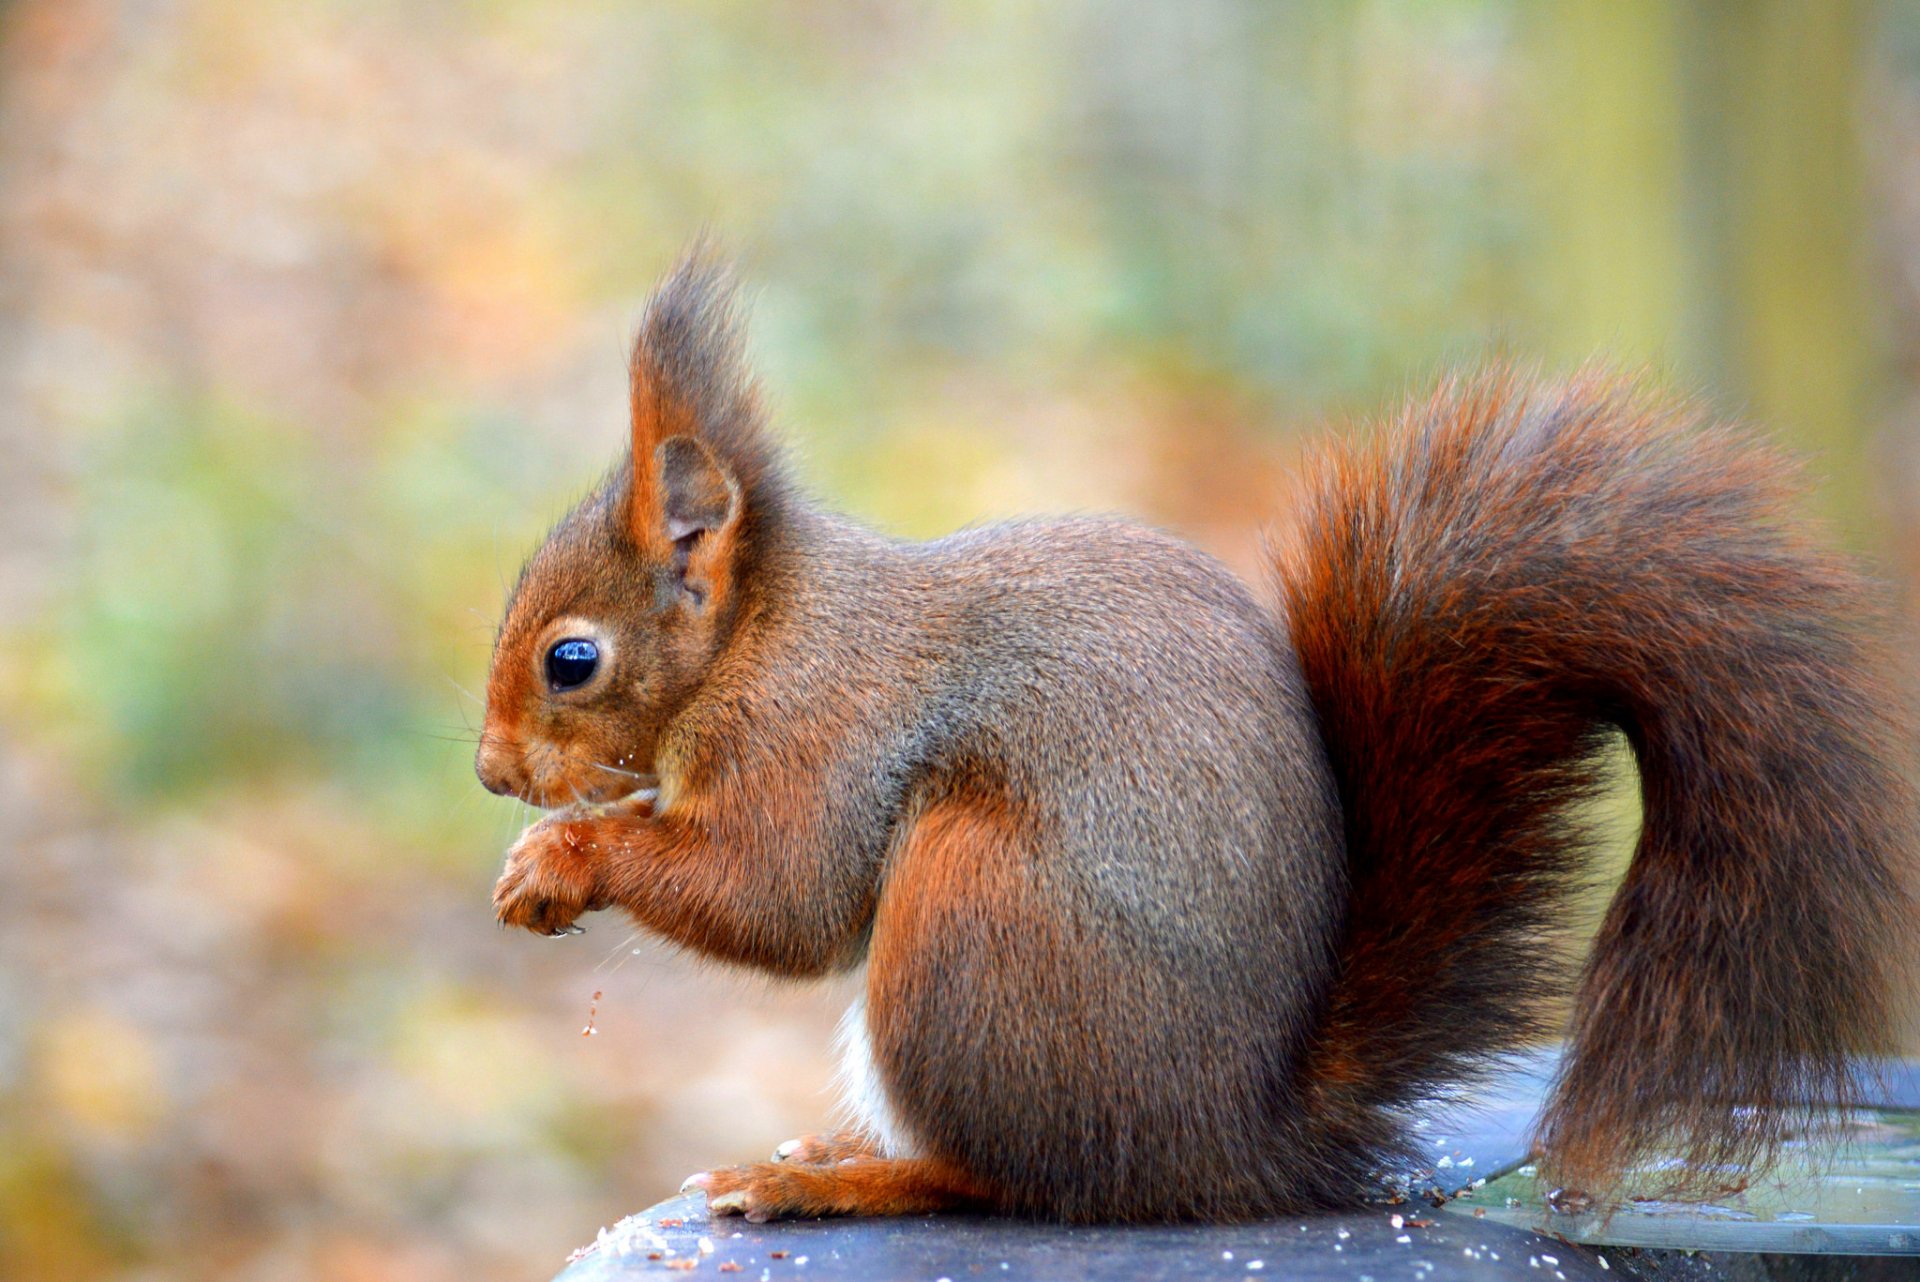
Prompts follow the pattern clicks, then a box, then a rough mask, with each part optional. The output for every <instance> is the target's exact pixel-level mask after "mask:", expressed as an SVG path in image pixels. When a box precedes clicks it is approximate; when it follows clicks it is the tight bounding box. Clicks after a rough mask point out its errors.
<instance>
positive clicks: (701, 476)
mask: <svg viewBox="0 0 1920 1282" xmlns="http://www.w3.org/2000/svg"><path fill="white" fill-rule="evenodd" d="M653 465H654V466H653V473H654V476H656V477H657V478H658V487H659V493H658V499H659V506H658V508H657V509H656V510H657V511H658V512H659V513H660V527H659V529H657V530H656V531H654V536H655V538H659V537H661V536H663V535H664V536H665V541H666V542H668V543H670V544H671V545H672V547H673V553H672V558H673V559H672V566H673V572H674V576H675V578H677V579H678V580H679V586H680V589H681V590H682V591H683V592H685V593H686V594H687V596H689V597H691V598H692V600H693V603H694V604H695V605H705V604H706V603H707V601H708V599H709V598H712V599H714V600H715V601H716V602H718V601H721V600H724V599H725V598H726V596H727V594H728V590H729V589H730V588H731V587H732V581H733V543H734V538H733V534H734V530H735V528H736V527H737V526H738V524H739V519H740V486H739V484H738V483H737V482H736V481H735V480H734V479H733V477H732V476H731V475H730V474H729V473H728V472H727V469H726V468H725V467H723V466H721V463H720V460H719V459H717V458H715V457H714V456H713V451H712V450H709V449H708V448H707V447H706V446H705V445H703V444H701V443H700V442H699V441H698V440H696V439H695V438H693V437H691V436H669V437H668V438H667V439H666V440H664V441H662V442H660V447H659V448H658V449H656V450H655V451H654V453H653Z"/></svg>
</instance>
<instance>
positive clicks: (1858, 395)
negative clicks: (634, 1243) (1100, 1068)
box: [0, 0, 1920, 1282]
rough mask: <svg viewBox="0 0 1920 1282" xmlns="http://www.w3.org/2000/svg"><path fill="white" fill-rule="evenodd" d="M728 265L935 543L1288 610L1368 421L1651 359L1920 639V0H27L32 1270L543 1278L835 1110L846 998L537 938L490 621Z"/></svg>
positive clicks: (653, 952)
mask: <svg viewBox="0 0 1920 1282" xmlns="http://www.w3.org/2000/svg"><path fill="white" fill-rule="evenodd" d="M703 227H704V228H708V229H710V230H712V231H713V232H714V233H716V234H717V235H718V236H719V237H720V238H721V239H722V240H723V241H725V242H726V243H727V244H729V245H731V246H732V247H733V248H734V249H735V251H736V252H737V253H738V255H739V256H740V258H741V260H742V262H743V275H744V276H745V277H746V279H747V280H748V281H749V282H750V285H751V298H752V307H753V329H752V333H753V346H754V349H755V352H756V354H757V358H758V362H759V365H760V367H761V369H762V370H763V372H764V374H765V378H766V382H767V384H768V388H769V391H770V394H771V398H772V401H773V403H774V405H775V406H776V407H777V414H778V418H779V421H780V423H781V424H782V426H783V430H784V431H785V432H786V434H787V435H788V436H789V437H790V438H791V439H792V440H793V441H794V442H796V444H797V445H798V446H799V447H800V453H801V458H802V460H803V464H802V465H803V468H804V472H805V476H806V478H807V481H808V483H809V484H810V485H811V486H812V487H813V488H814V489H815V490H816V491H817V492H819V493H820V494H822V495H823V496H826V497H828V498H829V499H831V500H832V501H833V502H835V503H837V504H839V505H841V506H843V507H845V508H847V509H849V510H851V511H853V512H855V513H857V514H859V515H861V516H863V517H865V518H867V519H868V520H870V521H872V522H874V523H876V524H878V525H880V526H882V527H884V528H886V529H889V530H892V531H896V532H898V533H900V534H903V535H929V534H934V533H938V532H942V531H945V530H947V529H949V528H951V527H953V526H955V525H957V524H961V523H965V522H972V521H980V520H985V519H989V518H993V517H996V516H1001V515H1007V514H1012V513H1017V512H1026V511H1032V510H1036V509H1063V508H1078V509H1086V508H1094V509H1118V510H1124V511H1128V512H1132V513H1136V514H1139V515H1142V516H1145V517H1147V518H1149V519H1151V520H1154V521H1156V522H1159V523H1161V524H1164V525H1166V526H1169V527H1171V528H1174V529H1177V530H1180V531H1182V532H1184V533H1186V534H1188V535H1189V536H1191V537H1192V538H1194V539H1196V540H1198V541H1199V542H1201V543H1202V544H1204V545H1205V546H1207V547H1209V548H1210V549H1212V550H1214V551H1215V552H1217V553H1218V554H1220V555H1221V556H1223V557H1225V558H1226V559H1227V560H1228V561H1230V562H1231V563H1233V564H1234V565H1236V566H1238V567H1240V568H1242V569H1245V570H1247V571H1249V572H1253V571H1254V570H1255V569H1256V567H1257V554H1256V547H1257V543H1256V539H1257V536H1258V532H1259V528H1260V526H1261V524H1262V522H1263V521H1265V520H1267V519H1268V518H1270V517H1271V516H1272V515H1273V512H1274V505H1275V504H1276V502H1277V501H1278V499H1277V494H1278V485H1277V482H1276V479H1275V478H1276V477H1278V476H1279V475H1280V474H1281V473H1282V471H1283V469H1284V468H1285V467H1286V465H1287V462H1288V460H1289V457H1290V456H1291V455H1292V454H1293V452H1294V451H1295V450H1296V449H1297V448H1298V446H1299V443H1300V442H1301V441H1302V440H1304V439H1307V438H1308V437H1310V435H1311V433H1313V432H1315V431H1318V430H1323V428H1324V427H1325V426H1326V425H1328V424H1333V425H1336V426H1337V425H1338V424H1341V423H1343V422H1348V421H1351V420H1353V419H1355V418H1357V417H1361V416H1364V415H1367V414H1371V413H1373V412H1375V411H1376V410H1378V409H1380V408H1382V407H1385V406H1387V405H1390V404H1391V403H1393V402H1394V401H1395V400H1396V399H1397V398H1399V397H1400V396H1402V395H1404V394H1405V393H1407V392H1408V391H1410V390H1414V389H1417V388H1419V387H1420V386H1421V385H1423V384H1425V383H1427V382H1428V381H1429V380H1430V379H1431V378H1432V377H1433V376H1434V375H1435V373H1436V372H1437V371H1438V370H1440V369H1442V368H1444V367H1445V366H1446V365H1447V364H1449V363H1451V362H1456V361H1462V360H1466V361H1471V360H1474V359H1476V358H1479V357H1481V356H1483V355H1484V354H1485V353H1487V352H1489V351H1506V352H1509V353H1511V354H1513V355H1515V356H1518V357H1522V358H1525V359H1529V360H1538V361H1540V362H1542V363H1544V364H1545V365H1547V366H1548V367H1550V368H1557V369H1566V368H1570V367H1571V366H1573V365H1575V364H1577V363H1579V362H1580V361H1582V360H1584V359H1586V358H1589V357H1592V356H1595V355H1604V356H1606V357H1608V358H1609V359H1611V360H1614V361H1616V362H1623V363H1628V364H1635V365H1645V366H1647V367H1648V368H1649V369H1651V370H1652V371H1653V372H1654V376H1655V377H1657V378H1659V379H1662V380H1664V381H1668V382H1670V383H1673V384H1675V385H1677V386H1681V387H1684V388H1688V389H1698V390H1700V391H1703V392H1704V393H1705V394H1706V395H1707V396H1708V397H1709V398H1710V399H1711V401H1712V402H1713V403H1714V404H1715V405H1717V406H1719V407H1721V408H1723V409H1725V410H1727V411H1729V412H1733V413H1738V414H1743V415H1746V416H1749V417H1751V418H1753V419H1755V420H1757V421H1759V422H1761V423H1763V424H1765V425H1766V426H1768V427H1769V428H1770V429H1773V430H1775V431H1777V432H1778V433H1779V434H1780V435H1781V436H1783V437H1784V438H1785V439H1787V440H1788V441H1790V442H1792V443H1793V444H1794V445H1796V446H1797V447H1798V448H1800V449H1802V450H1803V451H1804V452H1805V453H1807V454H1808V455H1809V456H1810V457H1811V458H1812V460H1813V465H1814V470H1815V474H1816V476H1817V477H1818V478H1819V483H1820V489H1819V494H1818V500H1817V501H1818V503H1819V505H1820V507H1821V508H1822V510H1823V511H1824V512H1825V514H1826V515H1827V517H1828V518H1829V519H1830V520H1832V521H1833V522H1834V523H1835V524H1836V525H1837V526H1838V527H1839V528H1840V529H1841V530H1842V532H1843V534H1844V537H1845V538H1847V539H1848V540H1850V541H1851V542H1852V543H1853V544H1854V545H1855V546H1856V547H1857V548H1859V549H1861V550H1862V551H1863V552H1865V553H1867V554H1869V555H1871V556H1873V557H1875V558H1876V559H1877V560H1878V561H1879V563H1880V564H1881V565H1883V566H1884V567H1886V571H1887V573H1888V574H1889V575H1890V576H1891V577H1892V578H1893V579H1894V581H1895V582H1896V584H1897V585H1898V588H1899V591H1900V593H1901V597H1902V600H1903V601H1904V602H1907V603H1909V606H1910V603H1911V601H1912V599H1913V590H1912V589H1913V584H1914V581H1915V577H1916V572H1920V7H1916V6H1913V5H1901V4H1894V3H1886V4H1880V3H1869V2H1867V0H1826V2H1825V3H1822V4H1820V5H1807V4H1802V3H1799V2H1798V0H1771V2H1764V3H1762V2H1752V3H1747V2H1737V0H1726V2H1724V3H1716V4H1711V5H1692V4H1686V3H1681V2H1680V0H1616V2H1614V3H1608V4H1604V5H1603V4H1597V3H1596V4H1592V5H1561V6H1531V5H1525V4H1522V3H1519V2H1518V0H1511V2H1500V0H1422V2H1420V3H1412V4H1407V3H1399V4H1387V3H1358V2H1354V3H1337V4H1326V5H1320V4H1314V5H1305V4H1303V5H1295V6H1288V5H1279V4H1272V3H1265V2H1263V0H1186V2H1185V3H1182V4H1178V5H1169V4H1158V3H1144V2H1130V3H1129V2H1116V0H1105V2H1102V3H1094V2H1093V0H1071V2H1062V3H1056V4H1052V5H1047V6H1033V5H1023V4H1009V3H972V4H954V5H943V6H927V5H923V4H918V3H909V2H907V0H861V2H857V3H849V4H840V5H831V6H829V5H817V4H806V3H791V2H790V3H745V2H740V0H731V2H726V3H716V2H715V0H681V2H679V3H635V2H632V0H572V2H568V3H532V2H524V3H523V2H516V0H414V2H410V3H387V2H384V0H378V2H377V0H11V2H5V0H0V1276H5V1277H6V1278H8V1279H18V1280H20V1282H31V1280H37V1279H54V1278H58V1279H69V1280H84V1279H94V1278H116V1279H144V1280H150V1282H163V1280H171V1279H189V1278H191V1279H215V1280H220V1282H225V1280H227V1279H235V1280H238V1279H248V1280H252V1279H261V1280H266V1279H307V1278H325V1279H343V1280H346V1282H376V1280H380V1279H399V1278H406V1279H412V1280H436V1279H494V1278H498V1279H508V1278H527V1277H542V1276H547V1275H549V1274H550V1273H552V1272H553V1271H554V1270H555V1269H556V1268H557V1267H558V1265H559V1264H560V1262H561V1260H562V1258H563V1257H564V1255H565V1254H566V1252H567V1250H568V1249H569V1248H570V1247H572V1246H573V1245H575V1244H577V1243H579V1242H581V1241H584V1240H586V1239H589V1238H591V1237H592V1236H593V1233H594V1230H595V1229H596V1228H597V1227H598V1226H600V1225H601V1224H604V1223H611V1222H612V1221H613V1220H614V1219H616V1218H617V1217H619V1216H620V1215H622V1214H624V1213H626V1212H629V1211H632V1210H636V1209H639V1208H640V1207H642V1206H644V1205H646V1204H648V1203H650V1202H652V1201H654V1200H656V1199H657V1198H659V1197H662V1196H665V1195H666V1194H668V1193H670V1192H671V1191H672V1190H673V1189H674V1188H675V1187H676V1186H677V1184H678V1182H679V1180H680V1179H681V1177H682V1176H684V1175H685V1174H686V1173H688V1172H689V1171H692V1170H694V1169H697V1168H701V1167H704V1166H707V1165H712V1164H716V1163H719V1162H722V1161H731V1160H747V1159H752V1158H755V1157H758V1156H760V1155H762V1154H764V1153H765V1152H766V1151H767V1150H768V1149H769V1148H770V1147H771V1146H772V1144H773V1143H774V1142H776V1141H777V1140H780V1139H782V1138H785V1137H787V1136H789V1135H792V1134H795V1133H798V1132H801V1131H804V1130H807V1129H812V1128H813V1127H815V1126H817V1125H818V1124H819V1123H820V1122H821V1121H822V1120H823V1119H824V1118H825V1116H826V1114H827V1110H828V1107H829V1103H830V1096H829V1094H828V1092H827V1089H826V1088H827V1083H828V1077H829V1071H830V1066H829V1053H828V1045H827V1033H828V1030H829V1028H830V1026H831V1023H832V1021H833V1018H834V1016H835V1015H836V1013H837V1012H838V1010H839V1008H840V1007H841V1005H842V1004H843V1003H844V1001H845V998H846V995H847V993H846V989H845V986H844V985H840V986H837V987H836V986H832V985H830V986H827V987H826V988H822V989H806V990H788V989H779V988H775V987H773V986H771V985H769V984H767V983H764V982H762V981H757V980H753V979H745V978H740V977H737V976H730V975H726V974H721V973H718V972H716V971H713V970H708V969H703V968H701V967H699V966H697V965H696V964H694V963H692V962H691V961H689V960H687V959H684V958H679V957H675V956H672V955H670V954H669V953H668V952H667V951H666V950H663V949H660V948H658V947H655V946H654V945H651V944H649V943H648V942H647V941H644V940H640V939H637V938H632V937H630V935H631V932H629V931H627V930H625V929H623V928H622V927H621V926H620V924H619V923H617V922H614V921H612V920H610V919H604V918H603V919H600V920H597V921H595V922H594V925H593V929H592V931H591V933H590V934H588V935H586V936H585V937H583V938H577V939H571V940H566V941H559V942H548V941H545V940H538V939H533V938H531V937H527V936H523V935H518V934H515V935H507V934H503V933H502V932H500V931H499V930H498V929H496V928H495V927H494V925H493V924H492V920H491V917H490V914H489V911H488V905H487V894H488V891H489V889H490V887H491V885H492V881H493V878H494V876H495V873H496V871H497V868H498V862H499V858H500V855H501V853H502V851H503V850H504V848H505V846H506V844H507V842H508V841H509V840H510V839H511V837H512V836H513V835H514V834H515V833H516V832H517V831H518V829H519V827H520V826H521V825H522V824H523V823H524V822H525V821H526V818H527V816H526V815H525V813H524V812H522V811H521V810H520V809H519V808H518V807H517V806H515V805H514V804H512V803H508V802H503V801H500V800H497V799H495V798H492V797H489V796H487V795H485V794H484V793H482V791H481V790H480V788H479V787H478V785H477V784H476V783H475V782H474V780H473V778H472V775H471V771H470V757H471V734H472V729H473V727H474V726H475V725H476V724H477V722H478V717H479V711H480V710H479V707H478V705H477V703H476V701H475V698H474V695H475V694H477V693H478V691H479V689H480V687H481V684H482V681H483V676H484V671H485V664H486V658H487V646H488V641H489V634H490V629H491V626H492V623H493V619H494V615H495V612H496V611H497V609H498V608H499V606H500V604H501V602H502V599H503V595H504V584H505V582H506V581H507V580H508V579H509V578H510V577H511V575H512V574H513V573H514V572H515V571H516V569H517V567H518V564H519V560H520V558H521V557H522V555H523V554H524V553H525V552H526V551H527V550H528V549H529V548H530V547H531V546H532V545H533V544H534V543H535V541H536V540H537V539H538V538H539V536H540V535H541V533H542V532H543V530H544V529H545V527H546V525H547V523H548V522H550V521H551V520H552V519H553V518H554V517H556V516H557V515H558V514H559V513H561V512H562V511H564V510H565V508H566V506H567V505H568V503H569V502H570V500H571V499H572V498H573V497H574V496H576V495H577V494H578V493H579V492H580V491H581V490H582V489H583V488H584V487H585V486H586V485H587V484H588V483H589V482H590V481H591V480H592V479H593V478H594V477H595V476H597V475H598V473H599V471H600V469H601V468H602V467H603V466H604V465H605V464H606V462H607V460H608V459H609V458H610V457H611V455H612V454H613V453H614V452H615V451H616V450H617V449H618V448H619V446H620V443H621V439H622V430H623V425H622V408H623V364H622V362H623V354H624V353H623V347H624V344H625V341H626V339H627V337H628V335H629V333H630V331H631V327H632V324H633V322H634V320H635V318H636V316H637V314H638V308H639V306H640V303H641V301H642V299H643V297H644V294H645V291H646V289H647V287H648V285H649V283H650V282H651V280H652V279H653V278H654V277H655V276H656V275H657V274H658V273H659V272H660V271H661V270H662V269H663V268H664V267H665V266H666V265H667V264H668V263H669V262H670V260H671V259H672V257H673V256H674V254H675V253H676V251H677V250H678V248H679V247H680V246H681V245H682V244H683V243H684V242H685V241H687V240H688V239H689V237H690V236H691V235H693V234H694V233H695V232H696V231H698V230H699V229H701V228H703ZM596 993H599V994H601V996H600V998H599V1001H598V1007H597V1012H594V1011H593V1004H594V997H595V994H596ZM590 1012H591V1013H590ZM590 1019H591V1021H592V1026H594V1027H595V1028H596V1029H597V1034H596V1035H594V1036H583V1035H582V1032H583V1029H584V1028H586V1027H588V1026H589V1021H590Z"/></svg>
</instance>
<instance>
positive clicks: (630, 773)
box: [587, 761, 653, 779]
mask: <svg viewBox="0 0 1920 1282" xmlns="http://www.w3.org/2000/svg"><path fill="white" fill-rule="evenodd" d="M587 764H588V765H590V766H592V767H593V768H594V769H595V770H604V771H606V772H607V773H608V774H611V775H625V776H626V777H627V778H629V779H651V778H653V776H652V775H643V774H641V773H640V772H639V771H638V770H622V769H621V768H620V767H619V766H610V765H608V764H606V763H605V762H604V761H589V762H588V763H587Z"/></svg>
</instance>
